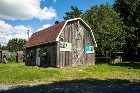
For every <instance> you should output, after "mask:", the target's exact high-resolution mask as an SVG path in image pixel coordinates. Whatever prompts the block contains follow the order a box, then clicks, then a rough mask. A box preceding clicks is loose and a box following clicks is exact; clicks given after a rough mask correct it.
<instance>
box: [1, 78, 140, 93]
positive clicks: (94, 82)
mask: <svg viewBox="0 0 140 93" xmlns="http://www.w3.org/2000/svg"><path fill="white" fill-rule="evenodd" d="M0 93H140V81H139V82H138V81H137V82H130V81H128V80H119V79H108V80H98V79H83V80H70V81H61V82H54V83H50V84H41V85H35V86H14V87H11V88H9V89H8V90H0Z"/></svg>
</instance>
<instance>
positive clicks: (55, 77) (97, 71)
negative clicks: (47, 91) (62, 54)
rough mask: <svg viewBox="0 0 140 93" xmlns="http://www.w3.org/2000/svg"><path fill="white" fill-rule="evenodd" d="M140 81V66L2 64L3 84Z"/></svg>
mask: <svg viewBox="0 0 140 93" xmlns="http://www.w3.org/2000/svg"><path fill="white" fill-rule="evenodd" d="M86 78H93V79H101V80H105V79H126V80H130V81H133V80H135V81H137V80H140V65H139V64H138V65H137V64H136V65H132V64H127V65H124V64H123V65H121V64H119V65H112V66H111V65H108V64H103V65H95V66H78V67H65V68H40V67H32V66H25V64H24V63H8V64H3V63H0V83H1V84H28V83H50V82H54V81H63V80H74V79H86Z"/></svg>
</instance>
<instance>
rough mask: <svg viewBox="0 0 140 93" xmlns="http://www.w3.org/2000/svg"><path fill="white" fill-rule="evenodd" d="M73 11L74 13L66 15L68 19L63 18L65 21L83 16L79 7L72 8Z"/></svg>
mask: <svg viewBox="0 0 140 93" xmlns="http://www.w3.org/2000/svg"><path fill="white" fill-rule="evenodd" d="M71 10H72V11H70V12H66V13H65V14H66V17H63V18H64V20H68V19H73V18H77V17H80V16H81V14H82V10H79V9H78V8H77V7H74V6H71Z"/></svg>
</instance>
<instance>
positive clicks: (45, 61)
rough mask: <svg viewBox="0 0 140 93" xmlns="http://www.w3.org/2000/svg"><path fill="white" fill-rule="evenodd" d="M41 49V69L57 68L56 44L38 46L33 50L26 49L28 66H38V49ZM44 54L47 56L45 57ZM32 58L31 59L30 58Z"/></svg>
mask: <svg viewBox="0 0 140 93" xmlns="http://www.w3.org/2000/svg"><path fill="white" fill-rule="evenodd" d="M38 48H40V66H41V67H56V59H57V55H56V54H57V53H56V52H57V49H56V48H57V45H56V43H49V44H45V45H41V46H36V47H32V48H27V49H26V54H27V58H26V63H25V64H26V65H28V66H36V65H37V64H36V55H37V49H38ZM43 53H45V54H46V55H45V56H43ZM28 56H30V57H28Z"/></svg>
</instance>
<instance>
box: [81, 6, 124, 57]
mask: <svg viewBox="0 0 140 93" xmlns="http://www.w3.org/2000/svg"><path fill="white" fill-rule="evenodd" d="M82 18H83V19H84V20H85V21H86V22H87V23H88V24H89V26H90V27H91V28H92V30H93V32H94V35H95V38H96V41H97V44H98V47H97V48H96V54H98V55H104V54H105V52H106V51H109V52H115V51H121V50H122V47H123V45H124V44H125V40H124V38H125V32H124V25H123V21H122V19H121V18H120V16H119V14H118V13H117V12H116V11H115V10H114V9H113V8H112V7H111V6H110V5H108V4H106V5H100V6H98V5H95V6H92V7H91V9H90V10H88V11H86V12H85V13H84V14H83V16H82Z"/></svg>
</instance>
